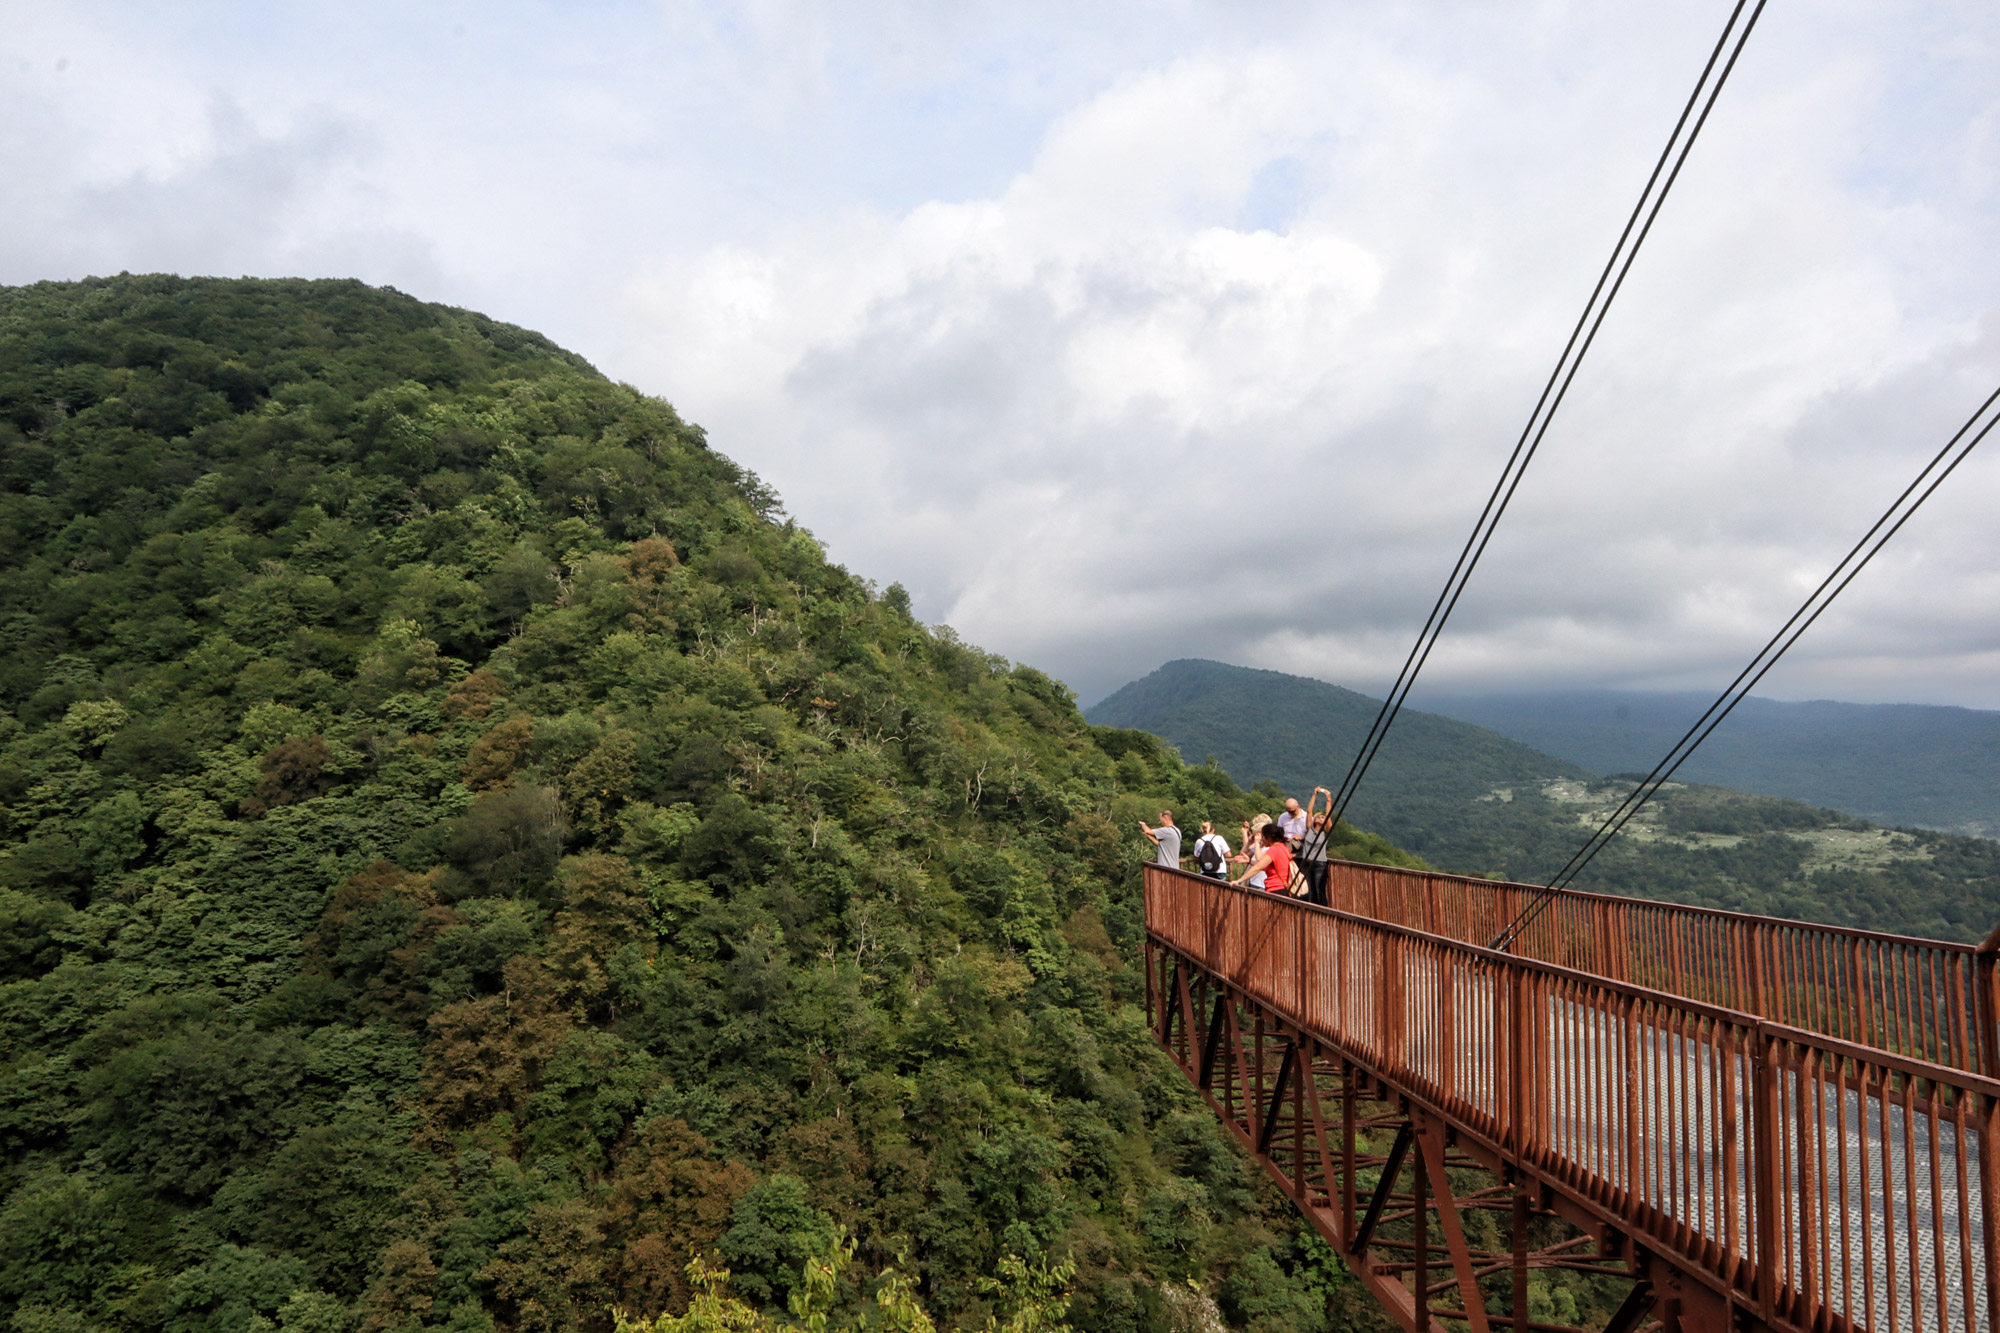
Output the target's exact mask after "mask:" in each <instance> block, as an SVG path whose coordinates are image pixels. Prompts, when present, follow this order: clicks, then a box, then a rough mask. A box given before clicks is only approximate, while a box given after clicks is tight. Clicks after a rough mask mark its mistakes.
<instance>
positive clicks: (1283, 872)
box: [1230, 824, 1292, 893]
mask: <svg viewBox="0 0 2000 1333" xmlns="http://www.w3.org/2000/svg"><path fill="white" fill-rule="evenodd" d="M1258 838H1259V839H1260V840H1261V841H1262V843H1263V846H1262V847H1260V848H1258V849H1257V855H1256V856H1255V857H1253V858H1252V859H1251V861H1250V865H1249V867H1248V868H1247V869H1246V870H1244V872H1243V876H1242V878H1241V879H1233V880H1231V881H1230V883H1232V884H1241V883H1243V881H1244V880H1247V879H1249V878H1250V877H1251V876H1253V875H1255V874H1256V873H1257V872H1258V871H1260V870H1261V871H1263V872H1264V892H1266V893H1289V892H1290V891H1291V887H1292V848H1291V845H1290V844H1289V843H1287V842H1286V841H1285V831H1284V830H1283V829H1281V828H1279V827H1278V826H1277V825H1276V824H1266V825H1264V827H1263V828H1262V829H1261V830H1260V831H1259V832H1258Z"/></svg>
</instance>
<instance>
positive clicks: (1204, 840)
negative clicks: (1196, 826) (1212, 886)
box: [1190, 819, 1229, 879]
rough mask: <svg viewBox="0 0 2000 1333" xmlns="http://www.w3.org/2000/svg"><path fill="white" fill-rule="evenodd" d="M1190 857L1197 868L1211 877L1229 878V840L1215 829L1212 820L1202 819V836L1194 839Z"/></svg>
mask: <svg viewBox="0 0 2000 1333" xmlns="http://www.w3.org/2000/svg"><path fill="white" fill-rule="evenodd" d="M1190 859H1191V860H1192V861H1193V862H1194V866H1195V869H1196V870H1198V871H1200V872H1201V873H1202V874H1204V875H1206V876H1208V877H1209V878H1210V879H1227V878H1229V841H1228V839H1226V838H1224V837H1223V836H1222V835H1221V834H1220V833H1217V832H1216V831H1215V824H1214V823H1213V822H1212V821H1210V820H1206V819H1204V820H1202V821H1201V836H1200V837H1199V838H1196V839H1195V840H1194V853H1193V855H1192V857H1190Z"/></svg>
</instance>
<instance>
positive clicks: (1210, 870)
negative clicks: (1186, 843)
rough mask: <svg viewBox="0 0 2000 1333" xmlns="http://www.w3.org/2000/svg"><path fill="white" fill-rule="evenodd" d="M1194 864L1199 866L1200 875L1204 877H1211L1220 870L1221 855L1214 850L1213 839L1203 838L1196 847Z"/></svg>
mask: <svg viewBox="0 0 2000 1333" xmlns="http://www.w3.org/2000/svg"><path fill="white" fill-rule="evenodd" d="M1194 863H1195V864H1196V865H1198V866H1200V867H1201V869H1202V873H1203V874H1206V875H1213V874H1215V873H1216V872H1217V871H1219V870H1221V869H1222V853H1221V852H1220V851H1218V850H1217V849H1216V846H1215V839H1214V838H1210V837H1204V838H1202V840H1201V842H1200V843H1199V844H1197V845H1196V847H1195V849H1194Z"/></svg>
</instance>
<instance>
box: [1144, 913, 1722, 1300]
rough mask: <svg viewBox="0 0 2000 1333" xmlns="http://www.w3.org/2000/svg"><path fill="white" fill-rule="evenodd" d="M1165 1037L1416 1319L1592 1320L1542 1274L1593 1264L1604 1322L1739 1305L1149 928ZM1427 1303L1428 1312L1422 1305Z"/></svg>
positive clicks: (1270, 1164) (1379, 1291) (1355, 1261)
mask: <svg viewBox="0 0 2000 1333" xmlns="http://www.w3.org/2000/svg"><path fill="white" fill-rule="evenodd" d="M1146 961H1147V987H1146V991H1147V1002H1148V1007H1149V1018H1150V1020H1151V1025H1152V1031H1153V1037H1154V1039H1155V1040H1156V1041H1157V1042H1158V1043H1159V1044H1160V1046H1161V1047H1162V1048H1163V1049H1164V1050H1165V1051H1166V1052H1167V1054H1168V1055H1169V1056H1171V1057H1172V1058H1173V1061H1174V1063H1175V1064H1176V1065H1178V1066H1179V1067H1180V1069H1181V1071H1182V1072H1183V1073H1184V1074H1186V1075H1187V1077H1188V1079H1189V1080H1190V1081H1191V1082H1192V1083H1193V1084H1194V1085H1195V1087H1196V1088H1198V1089H1199V1090H1200V1092H1201V1094H1202V1096H1203V1098H1204V1099H1206V1100H1207V1102H1208V1104H1209V1106H1210V1107H1211V1108H1212V1109H1213V1110H1214V1112H1215V1113H1216V1115H1217V1116H1218V1117H1219V1118H1220V1119H1221V1121H1222V1123H1223V1124H1224V1125H1225V1126H1227V1127H1228V1129H1229V1131H1230V1132H1231V1133H1232V1134H1233V1135H1234V1136H1235V1137H1236V1139H1237V1141H1238V1142H1239V1143H1241V1144H1242V1145H1243V1147H1244V1149H1245V1150H1246V1151H1248V1152H1249V1153H1250V1155H1251V1156H1252V1157H1253V1158H1255V1159H1256V1162H1257V1164H1258V1165H1259V1166H1261V1167H1263V1169H1264V1170H1265V1172H1267V1173H1268V1174H1269V1175H1270V1177H1271V1179H1272V1180H1274V1181H1275V1182H1277V1184H1278V1187H1279V1188H1280V1189H1282V1190H1283V1191H1284V1192H1285V1194H1286V1195H1287V1196H1288V1197H1290V1199H1291V1200H1292V1202H1293V1203H1294V1204H1295V1205H1296V1206H1297V1207H1298V1209H1299V1211H1300V1212H1301V1213H1302V1214H1304V1216H1305V1217H1306V1219H1307V1220H1308V1221H1309V1222H1311V1223H1312V1225H1313V1228H1314V1229H1315V1230H1316V1231H1318V1232H1319V1234H1320V1235H1321V1236H1322V1237H1324V1238H1325V1240H1326V1242H1327V1243H1328V1244H1329V1245H1331V1246H1332V1247H1333V1248H1334V1250H1335V1252H1337V1253H1338V1254H1339V1255H1340V1256H1341V1258H1342V1259H1343V1260H1344V1261H1345V1262H1346V1264H1347V1266H1348V1267H1349V1269H1350V1270H1352V1271H1353V1272H1354V1273H1355V1275H1356V1276H1357V1277H1359V1279H1360V1280H1361V1283H1362V1285H1363V1286H1365V1287H1366V1288H1367V1289H1368V1291H1369V1292H1370V1294H1372V1295H1373V1296H1374V1297H1375V1299H1376V1300H1377V1301H1378V1302H1380V1304H1381V1306H1382V1308H1383V1309H1384V1310H1385V1311H1386V1312H1387V1313H1388V1314H1389V1316H1390V1318H1392V1319H1393V1320H1395V1322H1396V1323H1397V1324H1399V1325H1401V1326H1402V1328H1404V1329H1405V1330H1407V1333H1583V1330H1582V1329H1580V1328H1579V1327H1578V1326H1576V1325H1571V1324H1561V1323H1552V1322H1548V1321H1546V1320H1539V1319H1536V1318H1534V1312H1533V1309H1532V1305H1533V1301H1532V1297H1531V1290H1530V1279H1531V1275H1532V1274H1535V1273H1537V1272H1541V1271H1548V1270H1566V1271H1568V1272H1572V1273H1579V1274H1588V1275H1590V1277H1591V1279H1592V1280H1591V1281H1590V1282H1589V1283H1588V1285H1589V1286H1590V1288H1591V1290H1592V1294H1593V1295H1596V1296H1597V1297H1598V1298H1599V1299H1598V1301H1597V1302H1595V1303H1596V1304H1599V1305H1601V1306H1604V1307H1607V1308H1610V1309H1611V1311H1612V1313H1611V1314H1610V1317H1609V1319H1608V1320H1607V1321H1606V1322H1604V1323H1603V1324H1602V1325H1600V1330H1601V1333H1684V1331H1685V1333H1727V1331H1728V1330H1731V1329H1732V1324H1733V1321H1732V1318H1731V1314H1730V1311H1729V1309H1728V1307H1727V1305H1726V1304H1725V1303H1724V1302H1723V1301H1721V1300H1720V1299H1718V1298H1717V1297H1715V1296H1714V1295H1712V1294H1711V1293H1710V1292H1709V1291H1708V1290H1707V1289H1706V1288H1702V1287H1699V1286H1698V1285H1697V1284H1694V1283H1687V1282H1683V1281H1682V1275H1681V1274H1680V1273H1679V1272H1678V1271H1677V1270H1675V1269H1674V1268H1673V1266H1672V1265H1670V1264H1666V1263H1662V1262H1661V1261H1660V1260H1659V1258H1658V1257H1657V1256H1654V1255H1652V1254H1650V1253H1648V1252H1647V1250H1646V1249H1645V1248H1644V1247H1643V1246H1640V1245H1636V1244H1634V1243H1633V1242H1632V1240H1631V1239H1630V1238H1629V1237H1627V1236H1626V1235H1624V1234H1622V1233H1621V1232H1620V1231H1619V1230H1618V1229H1617V1228H1616V1227H1615V1226H1614V1225H1611V1224H1609V1223H1607V1222H1606V1221H1605V1220H1604V1219H1603V1218H1601V1217H1597V1216H1593V1215H1592V1214H1590V1213H1589V1212H1588V1211H1587V1210H1583V1209H1579V1208H1576V1207H1574V1206H1573V1205H1572V1203H1571V1202H1570V1201H1569V1200H1567V1199H1565V1198H1563V1197H1562V1195H1561V1194H1560V1193H1559V1192H1558V1191H1555V1190H1552V1189H1551V1188H1549V1186H1548V1184H1547V1183H1546V1182H1542V1181H1538V1180H1536V1179H1533V1178H1532V1177H1530V1176H1528V1175H1526V1174H1524V1173H1522V1172H1520V1171H1518V1170H1517V1169H1516V1168H1514V1167H1512V1166H1511V1165H1510V1164H1508V1163H1507V1162H1505V1161H1503V1160H1499V1159H1498V1158H1497V1157H1496V1156H1495V1155H1493V1154H1490V1153H1488V1152H1486V1151H1485V1150H1483V1149H1482V1148H1481V1147H1480V1146H1479V1145H1477V1144H1475V1143H1471V1142H1462V1141H1461V1140H1460V1139H1459V1136H1457V1135H1456V1134H1454V1132H1453V1130H1452V1127H1451V1126H1450V1125H1449V1124H1447V1123H1445V1122H1444V1121H1443V1120H1442V1119H1441V1118H1440V1117H1438V1116H1436V1115H1434V1114H1430V1113H1428V1112H1427V1111H1426V1110H1425V1108H1424V1107H1423V1106H1421V1105H1420V1104H1418V1103H1417V1102H1415V1101H1413V1100H1412V1099H1411V1098H1410V1097H1408V1096H1407V1095H1405V1094H1404V1093H1403V1092H1402V1091H1401V1090H1399V1089H1398V1088H1396V1087H1395V1086H1393V1085H1392V1084H1390V1083H1389V1082H1387V1081H1385V1080H1384V1079H1383V1078H1381V1077H1380V1075H1379V1074H1378V1073H1377V1072H1375V1071H1372V1070H1370V1069H1368V1068H1365V1067H1363V1066H1362V1065H1360V1064H1358V1063H1356V1062H1355V1061H1353V1060H1351V1059H1349V1058H1347V1057H1346V1056H1344V1055H1343V1054H1342V1053H1341V1052H1339V1051H1337V1050H1335V1049H1334V1048H1333V1047H1331V1046H1330V1045H1328V1044H1327V1043H1325V1042H1323V1041H1321V1040H1320V1039H1318V1038H1315V1037H1314V1036H1312V1035H1311V1034H1310V1033H1307V1032H1304V1031H1302V1030H1300V1029H1299V1028H1297V1027H1296V1026H1294V1025H1292V1024H1290V1023H1288V1022H1287V1021H1286V1020H1284V1019H1283V1018H1282V1017H1280V1016H1279V1015H1278V1014H1276V1013H1275V1012H1272V1011H1271V1010H1270V1009H1268V1008H1267V1007H1266V1006H1264V1005H1262V1004H1261V1003H1259V1002H1258V1001H1257V1000H1255V999H1254V998H1252V997H1251V996H1249V995H1247V994H1246V993H1244V992H1243V991H1241V990H1240V989H1239V988H1237V987H1234V986H1232V985H1231V984H1230V983H1229V982H1228V981H1227V980H1225V979H1222V978H1218V977H1214V976H1211V975H1209V974H1208V973H1207V972H1205V971H1204V970H1203V969H1202V968H1201V967H1200V966H1198V965H1197V964H1195V963H1193V962H1192V961H1190V960H1188V959H1185V958H1182V957H1181V956H1180V955H1179V954H1177V953H1176V952H1175V951H1174V950H1173V949H1172V948H1171V947H1169V946H1167V945H1165V944H1163V943H1161V942H1160V941H1157V940H1154V939H1150V938H1149V939H1148V941H1147V960H1146ZM1420 1311H1421V1313H1420Z"/></svg>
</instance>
